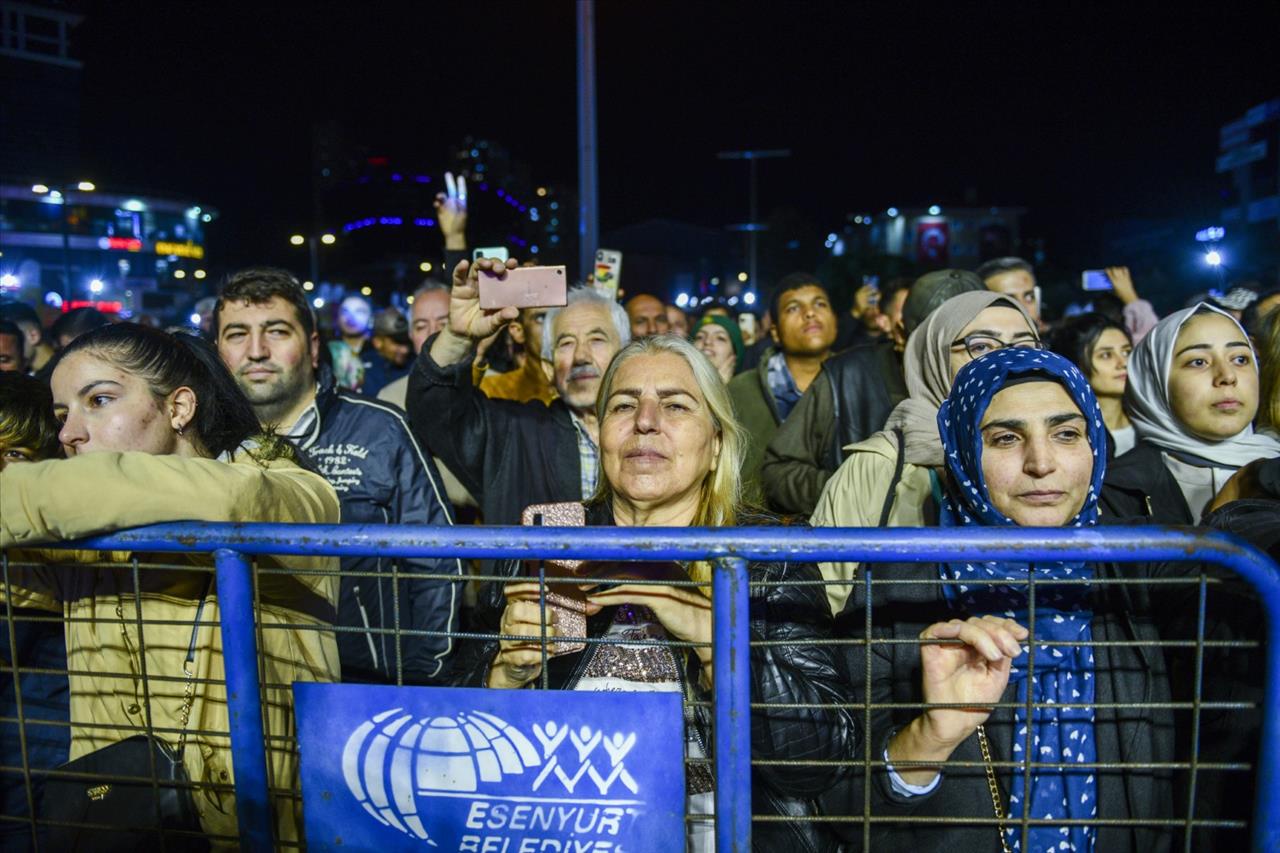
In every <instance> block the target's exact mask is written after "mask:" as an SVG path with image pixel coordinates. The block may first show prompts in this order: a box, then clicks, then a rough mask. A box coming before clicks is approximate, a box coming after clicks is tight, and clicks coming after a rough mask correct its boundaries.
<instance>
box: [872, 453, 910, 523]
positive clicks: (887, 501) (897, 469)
mask: <svg viewBox="0 0 1280 853" xmlns="http://www.w3.org/2000/svg"><path fill="white" fill-rule="evenodd" d="M893 436H894V438H896V439H897V440H898V458H897V460H895V461H894V463H893V479H892V480H890V481H889V491H887V492H885V495H884V506H883V507H881V508H880V523H879V524H878V525H876V526H877V527H888V526H889V511H890V510H892V509H893V502H894V500H895V499H896V498H897V495H896V494H894V493H895V492H897V490H898V483H900V482H902V465H903V462H904V461H905V460H906V456H907V448H906V442H905V441H904V439H903V435H902V430H901V429H895V430H894V431H893Z"/></svg>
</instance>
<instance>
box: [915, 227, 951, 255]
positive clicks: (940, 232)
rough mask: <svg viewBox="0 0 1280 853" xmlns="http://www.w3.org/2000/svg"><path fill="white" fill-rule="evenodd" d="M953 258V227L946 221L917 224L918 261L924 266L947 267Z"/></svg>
mask: <svg viewBox="0 0 1280 853" xmlns="http://www.w3.org/2000/svg"><path fill="white" fill-rule="evenodd" d="M950 257H951V227H950V226H949V225H948V224H947V222H946V221H945V220H941V219H934V220H926V221H923V222H917V223H916V261H917V262H918V263H920V264H923V265H924V266H936V267H941V266H946V264H947V261H948V260H949V259H950Z"/></svg>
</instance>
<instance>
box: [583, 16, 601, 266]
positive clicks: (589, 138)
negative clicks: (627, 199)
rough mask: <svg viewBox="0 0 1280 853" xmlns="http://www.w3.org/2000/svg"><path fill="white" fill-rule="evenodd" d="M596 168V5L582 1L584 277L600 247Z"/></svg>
mask: <svg viewBox="0 0 1280 853" xmlns="http://www.w3.org/2000/svg"><path fill="white" fill-rule="evenodd" d="M598 189H599V187H598V184H597V169H596V5H595V0H578V265H579V274H580V275H581V276H583V277H584V278H585V277H586V276H587V275H588V274H589V273H590V272H591V271H592V270H594V269H595V256H596V249H598V248H600V198H599V194H598Z"/></svg>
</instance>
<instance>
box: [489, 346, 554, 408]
mask: <svg viewBox="0 0 1280 853" xmlns="http://www.w3.org/2000/svg"><path fill="white" fill-rule="evenodd" d="M480 390H481V391H483V392H484V395H485V396H486V397H488V398H489V399H490V400H515V401H516V402H517V403H527V402H529V401H530V400H538V401H539V402H542V403H546V404H547V405H548V406H549V405H551V401H552V400H554V399H555V398H556V397H557V396H559V395H557V394H556V387H555V386H554V385H552V384H551V382H550V380H548V379H547V374H546V373H545V372H544V371H543V369H542V361H541V360H540V359H536V358H530V357H526V358H525V360H524V366H523V367H517V368H516V369H515V370H508V371H507V372H506V373H490V374H487V375H485V377H484V378H483V379H481V380H480Z"/></svg>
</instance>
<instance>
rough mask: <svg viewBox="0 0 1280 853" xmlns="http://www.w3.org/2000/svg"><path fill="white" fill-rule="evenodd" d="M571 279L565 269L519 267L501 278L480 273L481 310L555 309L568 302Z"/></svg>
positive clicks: (489, 273)
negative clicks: (569, 279) (569, 280)
mask: <svg viewBox="0 0 1280 853" xmlns="http://www.w3.org/2000/svg"><path fill="white" fill-rule="evenodd" d="M567 294H568V276H567V274H566V273H565V268H564V267H563V266H559V267H517V268H516V269H513V270H507V274H506V275H505V276H503V277H501V278H500V277H499V276H497V275H495V274H494V273H492V272H489V271H487V270H480V307H481V308H484V309H486V310H494V309H498V308H509V307H510V308H555V307H557V306H560V305H565V304H567V303H568V298H567Z"/></svg>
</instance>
